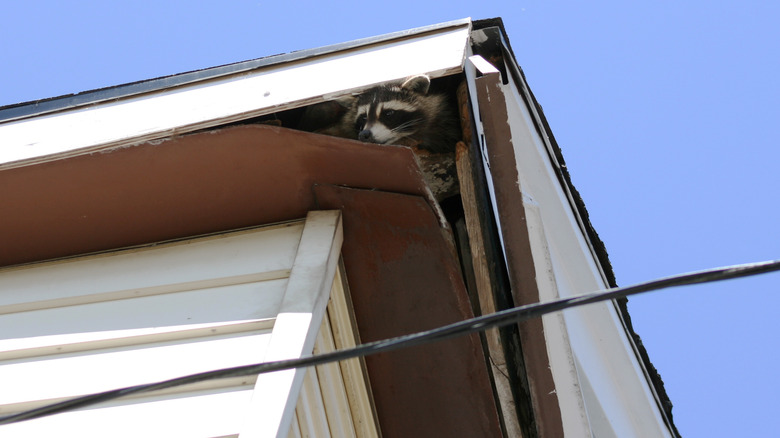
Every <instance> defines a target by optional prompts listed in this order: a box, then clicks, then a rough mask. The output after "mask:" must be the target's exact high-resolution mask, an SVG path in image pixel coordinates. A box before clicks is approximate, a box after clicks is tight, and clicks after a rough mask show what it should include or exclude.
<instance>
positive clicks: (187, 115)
mask: <svg viewBox="0 0 780 438" xmlns="http://www.w3.org/2000/svg"><path fill="white" fill-rule="evenodd" d="M470 31H471V23H470V21H461V22H455V23H453V25H452V26H451V27H444V28H441V29H436V30H432V31H428V32H421V33H419V34H416V35H415V34H412V35H409V36H404V37H399V38H397V39H392V40H388V41H385V42H381V43H375V44H370V45H366V46H362V47H356V48H351V49H347V50H343V51H337V52H332V53H327V54H324V55H319V56H312V57H311V58H307V59H303V60H299V61H295V62H289V63H281V64H275V65H270V66H266V67H260V68H258V69H256V70H252V71H249V72H242V73H236V74H232V75H228V76H223V77H219V78H216V79H210V80H204V81H202V82H196V83H192V84H188V85H182V86H178V87H172V88H167V89H162V90H159V91H154V92H150V93H148V94H143V95H138V96H133V97H127V98H120V99H119V100H116V101H113V102H106V103H100V104H97V105H93V106H85V107H81V108H76V109H72V110H67V111H62V112H59V113H54V114H49V115H44V116H38V117H33V118H29V119H23V120H17V121H12V122H8V123H6V124H0V144H2V145H3V149H2V151H0V168H9V167H17V166H21V165H26V164H32V163H35V162H40V161H48V160H50V159H55V158H58V157H62V156H70V155H79V154H84V153H89V152H93V151H96V150H100V149H104V148H110V147H117V146H125V145H131V144H137V143H140V142H145V141H149V140H153V139H156V138H160V137H165V136H170V135H175V134H182V133H186V132H190V131H193V130H197V129H202V128H207V127H210V126H214V125H218V124H223V123H229V122H234V121H238V120H243V119H246V118H250V117H255V116H258V115H262V114H265V113H270V112H275V111H279V110H283V109H287V108H291V107H295V106H299V105H304V104H309V103H314V102H317V101H321V100H327V99H330V98H334V97H337V96H339V95H341V94H343V93H344V92H345V91H349V90H352V91H355V90H360V89H363V88H366V87H369V86H371V85H373V84H377V83H380V82H386V81H390V80H396V79H400V78H404V77H407V76H411V75H414V74H420V73H427V74H429V75H431V76H432V77H439V76H444V75H448V74H453V73H457V72H460V71H462V66H463V62H464V59H465V56H466V50H467V46H468V42H469V34H470Z"/></svg>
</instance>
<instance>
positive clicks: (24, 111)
mask: <svg viewBox="0 0 780 438" xmlns="http://www.w3.org/2000/svg"><path fill="white" fill-rule="evenodd" d="M470 23H471V19H470V18H463V19H459V20H453V21H447V22H444V23H438V24H434V25H430V26H423V27H417V28H413V29H408V30H403V31H398V32H392V33H388V34H384V35H378V36H373V37H368V38H361V39H357V40H353V41H348V42H345V43H339V44H333V45H329V46H323V47H318V48H314V49H306V50H299V51H295V52H290V53H285V54H280V55H272V56H266V57H263V58H257V59H252V60H249V61H242V62H237V63H233V64H226V65H222V66H218V67H210V68H206V69H202V70H194V71H190V72H186V73H179V74H173V75H169V76H162V77H159V78H155V79H147V80H142V81H138V82H131V83H127V84H122V85H116V86H111V87H106V88H100V89H96V90H89V91H84V92H81V93H76V94H67V95H64V96H59V97H52V98H47V99H41V100H35V101H31V102H22V103H16V104H11V105H6V106H2V107H0V123H3V122H8V121H12V120H19V119H24V118H29V117H35V116H39V115H43V114H49V113H53V112H58V111H63V110H68V109H73V108H78V107H82V106H88V105H94V104H97V103H101V102H108V101H115V100H118V99H123V98H127V97H130V96H135V95H139V94H145V93H150V92H154V91H160V90H164V89H169V88H173V87H179V86H182V85H188V84H192V83H196V82H202V81H207V80H213V79H217V78H220V77H223V76H229V75H234V74H237V73H243V72H248V71H252V70H256V69H259V68H264V67H269V66H272V65H277V64H284V63H289V62H293V61H300V60H303V59H307V58H314V57H317V56H322V55H327V54H330V53H334V52H341V51H346V50H351V49H355V48H359V47H365V46H369V45H373V44H380V43H384V42H387V41H391V40H397V39H403V38H408V37H412V36H419V35H423V34H426V33H432V32H436V31H439V30H442V29H446V28H450V27H458V26H464V25H468V24H470Z"/></svg>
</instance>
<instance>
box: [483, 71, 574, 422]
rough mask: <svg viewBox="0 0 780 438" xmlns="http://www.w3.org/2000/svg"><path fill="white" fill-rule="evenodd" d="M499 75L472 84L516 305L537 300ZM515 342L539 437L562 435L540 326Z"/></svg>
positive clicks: (537, 322) (532, 325)
mask: <svg viewBox="0 0 780 438" xmlns="http://www.w3.org/2000/svg"><path fill="white" fill-rule="evenodd" d="M500 87H501V78H500V74H499V73H488V74H486V75H483V76H481V77H479V78H477V79H476V88H477V99H478V103H479V108H480V112H481V113H482V114H481V115H482V124H483V127H484V135H485V143H486V145H487V147H486V149H487V154H488V160H489V162H490V163H491V168H490V170H491V174H492V177H493V184H494V188H495V196H496V209H497V212H498V215H499V217H500V219H499V226H500V229H501V235H502V236H503V239H504V251H505V255H506V263H507V268H508V271H509V280H510V284H511V288H512V298H513V300H514V304H515V305H516V306H519V305H524V304H531V303H537V302H539V301H540V297H539V289H538V285H537V283H536V269H535V266H534V261H533V254H532V250H531V242H530V237H529V233H528V224H527V221H526V217H525V209H524V202H523V194H522V192H521V191H520V187H519V186H518V183H517V182H518V181H519V175H518V173H517V167H516V166H515V162H516V160H515V158H514V155H515V152H514V149H513V148H512V142H511V139H512V133H511V130H510V126H509V123H508V115H507V110H506V100H505V97H504V94H503V92H502V91H501V89H500ZM518 328H519V331H520V342H521V344H522V349H523V356H524V361H525V366H526V371H527V373H528V381H529V388H530V392H531V400H532V403H533V405H534V414H535V417H536V424H537V432H538V435H539V436H545V437H546V436H563V418H562V416H561V410H560V406H559V402H558V396H557V393H556V389H555V382H554V380H553V375H552V371H551V368H550V358H549V356H548V353H547V343H546V341H545V337H544V327H543V323H542V320H541V319H534V320H530V321H526V322H523V323H520V324H518Z"/></svg>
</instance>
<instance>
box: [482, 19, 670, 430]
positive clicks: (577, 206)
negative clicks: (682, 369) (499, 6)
mask: <svg viewBox="0 0 780 438" xmlns="http://www.w3.org/2000/svg"><path fill="white" fill-rule="evenodd" d="M491 27H494V28H498V30H499V32H498V37H499V38H500V40H501V41H500V44H501V46H502V48H503V51H504V58H505V59H506V60H507V61H508V64H511V65H510V67H511V68H508V70H509V72H508V73H509V74H511V75H513V79H514V80H515V82H516V83H518V84H527V83H528V82H527V81H526V77H525V73H524V72H523V70H522V68H521V67H520V65H519V64H518V63H517V58H516V57H515V55H514V52H513V51H512V47H511V46H510V44H509V38H508V37H507V33H506V30H505V28H504V23H503V20H502V19H501V18H500V17H498V18H490V19H484V20H475V21H474V22H473V23H472V29H473V30H475V31H476V30H484V29H488V28H491ZM526 90H527V92H528V96H530V99H531V102H527V103H528V104H529V105H531V106H533V107H534V108H535V110H536V112H537V114H538V116H539V120H538V121H539V123H540V125H537V126H536V129H537V131H538V133H539V135H540V136H541V137H542V138H545V137H546V138H547V139H548V140H549V145H550V147H551V150H549V151H548V152H549V153H550V159H551V160H552V162H553V164H554V165H553V168H554V169H555V171H556V173H557V174H558V178H559V180H560V182H561V184H563V185H564V187H565V188H567V189H568V191H569V194H570V196H571V197H572V200H573V201H574V206H573V208H574V210H575V213H576V214H578V215H579V217H580V218H581V220H582V223H583V226H584V228H585V230H584V231H585V233H586V235H587V237H588V239H589V240H590V242H591V245H592V246H593V249H594V251H595V253H596V256H597V258H598V260H599V263H600V265H601V267H602V269H603V272H604V275H605V276H606V277H607V281H608V283H609V286H610V287H616V286H617V281H616V279H615V274H614V271H613V269H612V264H611V263H610V261H609V254H608V253H607V249H606V246H605V245H604V242H603V241H602V240H601V238H600V237H599V235H598V233H597V232H596V230H595V228H594V227H593V224H592V223H591V221H590V216H589V215H588V210H587V208H586V207H585V202H584V201H583V199H582V196H580V193H579V192H578V191H577V189H576V188H575V187H574V184H573V183H572V180H571V175H570V174H569V171H568V168H567V167H566V162H565V161H564V158H563V154H562V152H561V148H560V146H559V145H558V142H557V141H556V140H555V136H554V135H553V133H552V129H551V128H550V125H549V124H548V122H547V118H546V117H545V115H544V111H543V110H542V106H541V105H540V104H539V102H538V101H537V100H536V97H535V96H534V94H533V92H532V91H531V89H530V87H527V88H526ZM616 304H617V309H618V313H619V315H620V317H621V319H622V320H623V324H624V325H625V328H626V331H627V332H628V334H629V335H630V337H631V339H632V340H633V342H634V345H635V346H636V349H637V352H638V353H639V356H640V358H641V361H642V363H643V364H644V367H645V369H646V371H647V373H648V376H649V377H650V380H651V383H652V385H653V387H654V388H655V391H656V392H657V394H658V397H659V399H660V400H659V401H660V403H661V406H660V407H661V411H662V412H663V415H664V417H665V418H666V422H667V424H668V425H669V427H670V428H671V431H672V433H673V434H674V435H675V436H678V437H679V436H680V433H679V431H678V430H677V426H676V425H675V424H674V418H673V416H672V402H671V399H670V398H669V395H668V394H667V392H666V388H665V387H664V382H663V379H662V378H661V376H660V374H659V373H658V370H657V369H656V368H655V366H654V365H653V363H652V362H651V361H650V357H649V355H648V353H647V349H646V348H645V346H644V344H643V343H642V339H641V337H640V336H639V335H638V334H637V333H636V332H635V331H634V327H633V324H632V323H631V316H630V314H629V313H628V306H627V304H628V299H627V298H623V299H619V300H616Z"/></svg>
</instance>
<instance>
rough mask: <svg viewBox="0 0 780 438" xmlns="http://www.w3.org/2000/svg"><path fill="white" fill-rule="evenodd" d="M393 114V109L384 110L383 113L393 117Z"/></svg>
mask: <svg viewBox="0 0 780 438" xmlns="http://www.w3.org/2000/svg"><path fill="white" fill-rule="evenodd" d="M393 114H395V111H394V110H385V111H384V113H383V115H384V116H385V117H393Z"/></svg>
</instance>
